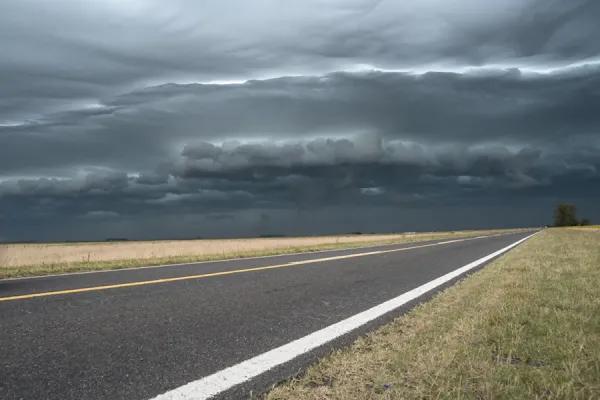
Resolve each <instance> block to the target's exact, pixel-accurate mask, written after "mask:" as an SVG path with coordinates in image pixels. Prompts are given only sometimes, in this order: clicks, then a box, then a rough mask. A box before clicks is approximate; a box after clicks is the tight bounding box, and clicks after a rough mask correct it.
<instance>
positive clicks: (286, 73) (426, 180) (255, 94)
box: [0, 0, 600, 238]
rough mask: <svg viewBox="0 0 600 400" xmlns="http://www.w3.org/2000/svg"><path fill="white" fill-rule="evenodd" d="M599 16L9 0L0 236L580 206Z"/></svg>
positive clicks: (531, 1) (303, 223) (597, 69)
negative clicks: (567, 202) (565, 202)
mask: <svg viewBox="0 0 600 400" xmlns="http://www.w3.org/2000/svg"><path fill="white" fill-rule="evenodd" d="M598 18H600V2H597V1H593V0H569V1H561V0H504V1H479V0H460V1H454V2H447V1H442V0H419V1H417V0H410V1H405V2H393V1H371V0H343V1H342V0H335V1H323V0H311V1H310V2H309V3H306V2H297V3H289V4H287V3H286V4H285V5H284V4H283V3H282V4H279V2H273V1H270V0H260V1H253V2H242V1H239V0H227V1H221V0H219V1H216V0H215V1H213V0H207V1H202V2H196V1H191V0H175V1H171V2H163V1H158V0H136V1H130V2H119V1H112V0H111V1H107V2H91V3H90V2H85V3H82V2H79V1H75V0H66V1H63V2H61V3H59V4H54V3H52V4H50V3H48V2H45V1H41V0H20V1H16V0H9V1H8V3H7V4H4V5H3V10H2V13H0V48H2V52H3V57H2V58H0V207H1V209H0V212H2V214H3V215H4V219H5V221H6V223H5V224H4V225H5V226H8V227H9V228H5V232H0V236H1V237H13V238H15V237H19V238H27V237H30V236H31V237H33V236H36V235H37V236H38V237H44V238H51V237H52V236H53V235H54V236H55V237H70V238H77V237H78V236H82V238H83V236H94V237H98V238H101V237H102V236H103V235H104V236H111V237H122V236H131V237H143V236H144V235H146V236H147V237H152V235H153V234H156V233H157V232H159V231H160V232H165V231H167V232H170V233H169V234H170V235H171V236H173V237H178V236H186V235H188V236H189V235H191V236H197V235H200V234H201V235H205V234H207V233H208V234H209V235H210V234H212V235H234V236H235V235H238V234H239V235H249V234H252V231H253V230H255V229H258V230H264V231H269V232H270V231H273V230H274V229H275V230H277V229H279V228H281V227H282V226H283V225H285V223H290V224H293V226H294V227H295V228H294V229H295V232H297V233H319V232H325V231H336V230H351V231H354V230H357V229H363V228H364V229H367V230H374V231H377V230H396V229H398V226H397V225H394V223H393V221H394V220H396V221H403V222H397V223H396V224H400V225H403V224H404V225H406V224H408V225H407V226H409V227H408V228H407V230H420V228H421V227H422V229H432V228H436V227H437V228H439V229H444V228H445V227H446V228H448V227H449V228H453V227H452V224H453V223H454V224H458V225H461V226H467V225H469V224H471V225H469V226H471V227H473V226H474V225H473V224H477V223H479V224H480V225H481V226H482V227H484V226H488V225H490V224H491V225H494V224H495V225H498V224H500V225H502V224H513V225H514V224H516V225H518V224H523V223H544V222H546V221H545V220H544V221H543V222H540V221H542V219H541V215H542V211H540V210H542V209H544V207H549V208H550V209H551V207H552V202H555V201H557V200H558V199H567V198H568V199H574V200H577V201H578V202H579V203H580V204H582V207H583V208H584V211H586V210H592V209H593V204H595V203H594V202H595V201H597V200H598V199H599V197H600V193H599V190H600V189H597V188H598V187H600V185H598V183H599V172H598V168H600V139H598V138H599V137H600V133H599V131H600V118H599V117H598V116H599V115H600V42H599V41H598V40H597V37H598V36H599V35H600V28H599V25H598V23H597V21H598ZM472 67H477V68H472ZM232 81H239V82H238V83H235V82H232ZM211 82H212V83H211ZM510 204H513V205H519V206H520V207H525V208H527V207H529V208H527V209H528V210H529V212H524V211H523V212H522V213H521V214H518V213H516V212H515V211H514V210H513V211H512V214H511V207H509V205H510ZM513 209H514V207H513ZM490 210H497V212H490ZM444 212H445V213H449V214H450V216H447V215H446V214H444ZM544 212H546V213H548V212H551V211H544ZM586 212H587V211H586ZM386 216H387V217H386ZM428 216H429V217H428ZM433 216H435V218H433ZM470 216H473V218H474V219H473V221H479V222H469V221H471V219H470V218H471V217H470ZM590 216H592V217H593V219H594V218H596V217H595V216H593V215H590ZM597 217H598V218H600V215H598V216H597ZM428 218H430V219H428ZM494 218H495V219H494ZM544 218H546V217H544ZM82 221H93V225H95V226H96V228H97V229H96V230H92V229H88V228H86V227H85V225H86V223H83V222H82ZM435 221H438V222H435ZM453 221H454V222H453ZM494 221H495V222H494ZM523 221H525V222H523ZM527 221H529V222H527ZM436 223H437V225H436ZM44 224H46V225H48V224H50V225H51V226H53V227H54V229H53V230H52V231H50V230H46V231H45V230H44V229H43V226H45V225H44ZM411 224H412V225H411ZM199 227H201V228H199ZM359 227H363V228H359ZM427 227H429V228H427ZM7 229H8V230H9V231H7ZM198 229H200V230H201V231H202V232H200V233H199V231H198ZM36 232H37V233H36ZM121 233H122V234H121Z"/></svg>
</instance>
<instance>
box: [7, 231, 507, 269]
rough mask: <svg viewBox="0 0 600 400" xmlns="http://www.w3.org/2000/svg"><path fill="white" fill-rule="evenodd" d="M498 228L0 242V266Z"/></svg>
mask: <svg viewBox="0 0 600 400" xmlns="http://www.w3.org/2000/svg"><path fill="white" fill-rule="evenodd" d="M493 232H502V231H501V230H494V231H459V232H432V233H413V234H395V235H343V236H322V237H289V238H252V239H219V240H164V241H147V242H109V243H107V242H94V243H85V242H83V243H47V244H5V245H0V266H3V267H18V266H27V265H41V264H61V263H81V262H99V261H115V260H150V259H165V258H169V257H184V256H207V255H223V256H226V255H230V254H231V255H237V256H239V255H240V254H245V253H256V252H260V251H265V250H278V249H281V250H284V249H302V248H308V247H311V248H314V247H316V246H327V245H330V246H331V245H336V244H340V245H343V244H349V243H361V244H362V243H365V244H368V243H369V242H382V241H394V240H397V241H407V240H411V241H412V240H414V239H416V238H419V239H422V240H426V239H427V238H430V237H431V238H437V237H448V236H452V237H453V236H468V235H473V234H482V233H493Z"/></svg>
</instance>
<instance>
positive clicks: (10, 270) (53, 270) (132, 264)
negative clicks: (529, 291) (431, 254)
mask: <svg viewBox="0 0 600 400" xmlns="http://www.w3.org/2000/svg"><path fill="white" fill-rule="evenodd" d="M504 232H508V231H480V232H477V231H465V232H443V233H439V234H435V233H434V234H418V235H407V236H403V237H394V238H392V239H387V240H377V241H360V239H358V240H357V241H355V242H341V243H327V244H319V243H317V244H314V245H305V246H288V247H277V248H271V249H269V248H265V249H260V250H255V251H242V252H235V251H223V252H218V253H211V254H198V255H182V256H169V257H152V258H128V259H120V260H104V261H75V262H48V263H39V264H33V265H5V266H0V279H6V278H18V277H27V276H42V275H53V274H62V273H69V272H84V271H99V270H115V269H123V268H136V267H144V266H153V265H168V264H180V263H193V262H202V261H217V260H225V259H238V258H248V257H260V256H273V255H282V254H292V253H301V252H315V251H323V250H336V249H349V248H356V247H363V246H378V245H387V244H396V243H410V242H417V241H427V240H434V239H444V238H457V237H463V236H476V235H478V234H480V235H483V234H494V233H504Z"/></svg>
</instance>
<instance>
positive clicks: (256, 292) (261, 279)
mask: <svg viewBox="0 0 600 400" xmlns="http://www.w3.org/2000/svg"><path fill="white" fill-rule="evenodd" d="M531 233H532V232H522V233H515V234H505V235H500V236H493V237H485V238H477V239H471V240H465V241H457V242H452V243H443V244H438V243H440V242H445V241H447V240H439V241H429V242H419V243H407V244H402V245H392V246H380V247H371V248H367V249H359V250H356V249H355V250H341V251H330V252H321V253H311V254H300V255H288V256H278V257H265V258H255V259H246V260H234V261H226V262H210V263H198V264H190V265H181V266H170V267H159V268H144V269H134V270H121V271H110V272H99V273H90V274H75V275H64V276H55V277H41V278H27V279H17V280H0V398H1V399H4V400H9V399H61V400H68V399H78V400H79V399H111V400H116V399H127V400H147V399H150V398H153V397H155V396H157V395H159V394H161V393H164V392H166V391H169V390H172V389H175V388H177V387H180V386H182V385H185V384H186V383H188V382H191V381H195V380H198V379H200V378H202V377H205V376H207V375H210V374H213V373H215V372H217V371H220V370H222V369H224V368H227V367H230V366H232V365H235V364H237V363H239V362H242V361H244V360H247V359H248V358H251V357H254V356H256V355H259V354H262V353H264V352H266V351H268V350H271V349H273V348H275V347H278V346H281V345H284V344H286V343H289V342H291V341H293V340H295V339H298V338H301V337H303V336H306V335H308V334H310V333H312V332H314V331H317V330H319V329H322V328H324V327H327V326H329V325H331V324H334V323H336V322H338V321H340V320H343V319H345V318H348V317H350V316H352V315H355V314H357V313H359V312H362V311H364V310H366V309H368V308H370V307H373V306H375V305H378V304H380V303H383V302H385V301H386V300H388V299H390V298H393V297H396V296H399V295H400V294H402V293H405V292H407V291H409V290H411V289H414V288H416V287H418V286H420V285H422V284H424V283H426V282H429V281H431V280H433V279H435V278H437V277H440V276H442V275H444V274H446V273H448V272H451V271H453V270H456V269H457V268H460V267H462V266H464V265H466V264H468V263H470V262H472V261H474V260H477V259H479V258H481V257H484V256H486V255H488V254H490V253H493V252H494V251H497V250H499V249H501V248H503V247H506V246H507V245H510V244H512V243H514V242H516V241H517V240H519V239H522V238H524V237H526V236H528V235H530V234H531ZM415 247H416V248H415ZM399 249H405V250H401V251H390V250H399ZM374 251H382V253H378V254H371V255H365V256H355V257H347V258H338V259H330V260H324V261H323V260H322V261H319V262H306V263H302V264H295V265H294V264H289V263H294V262H302V261H306V260H317V259H323V258H331V257H344V256H347V255H352V254H354V255H357V254H359V253H366V252H374ZM262 267H272V268H262ZM249 269H250V270H249ZM248 270H249V271H248ZM232 271H234V273H231V272H232ZM206 274H211V275H209V276H206ZM190 276H191V278H189V277H190ZM155 280H162V281H160V282H152V281H155ZM135 282H144V283H142V284H136V286H122V287H115V285H123V284H125V285H127V284H132V283H135ZM450 283H452V282H450ZM99 286H108V287H105V288H98V287H99ZM445 286H447V285H445ZM445 286H444V287H445ZM90 287H92V288H96V289H94V290H92V291H87V292H77V291H75V292H72V291H71V290H73V289H75V290H80V289H82V288H90ZM52 292H56V293H52ZM39 294H41V296H40V297H31V296H32V295H33V296H35V295H39ZM429 295H431V294H429ZM429 295H428V296H429ZM15 296H16V297H15ZM19 296H21V297H19ZM425 298H427V296H425V297H423V298H421V299H419V300H422V299H425ZM413 305H414V302H413V303H410V304H407V306H406V307H402V308H400V309H398V310H396V311H394V312H392V313H390V314H389V315H386V316H385V317H384V318H379V319H378V320H376V321H373V322H372V323H369V324H366V325H365V326H363V327H361V328H360V329H358V330H356V331H354V332H352V333H351V334H347V335H344V336H343V337H340V338H339V339H337V340H335V341H333V342H331V343H329V344H328V345H326V346H322V347H321V348H319V349H316V350H314V351H311V352H309V353H306V354H304V355H302V356H301V357H298V358H297V359H295V360H293V361H291V362H288V363H286V364H283V365H281V366H279V367H277V368H275V369H273V370H271V371H268V372H267V373H265V374H263V375H261V376H259V377H257V378H254V379H251V380H249V381H248V382H246V383H244V384H242V385H239V386H237V387H235V388H233V389H231V390H229V391H227V392H224V393H222V394H221V395H220V396H219V397H220V398H248V394H249V393H250V392H251V391H252V393H254V394H256V393H260V392H261V391H263V390H265V389H266V388H268V387H269V386H270V385H272V384H273V383H276V382H278V381H280V380H281V379H282V378H285V377H288V376H291V375H293V374H295V373H297V371H298V370H299V368H301V367H302V366H304V365H306V364H307V363H309V362H312V361H314V360H316V359H317V358H318V357H319V356H322V355H323V354H325V353H326V352H327V351H329V350H330V349H331V348H332V347H337V346H341V345H345V344H347V343H349V342H351V341H352V340H353V339H355V338H356V336H358V335H359V334H361V333H364V332H365V331H367V330H369V329H372V328H373V327H375V326H376V325H378V324H381V323H384V322H386V321H388V320H389V319H391V318H393V317H395V316H397V315H398V314H400V313H402V312H405V311H406V310H407V309H408V308H410V307H412V306H413Z"/></svg>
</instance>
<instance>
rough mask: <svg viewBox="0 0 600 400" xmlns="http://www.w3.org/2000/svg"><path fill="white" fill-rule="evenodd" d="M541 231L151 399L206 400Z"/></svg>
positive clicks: (401, 303)
mask: <svg viewBox="0 0 600 400" xmlns="http://www.w3.org/2000/svg"><path fill="white" fill-rule="evenodd" d="M540 232H541V231H538V232H536V233H534V234H532V235H529V236H527V237H525V238H523V239H521V240H518V241H516V242H514V243H513V244H511V245H508V246H506V247H504V248H502V249H500V250H498V251H495V252H493V253H491V254H488V255H487V256H485V257H482V258H480V259H478V260H476V261H473V262H471V263H469V264H467V265H465V266H463V267H461V268H458V269H456V270H454V271H452V272H449V273H447V274H446V275H443V276H440V277H439V278H436V279H434V280H432V281H430V282H427V283H425V284H423V285H421V286H419V287H417V288H415V289H412V290H410V291H408V292H406V293H404V294H402V295H400V296H398V297H396V298H393V299H391V300H388V301H386V302H384V303H382V304H379V305H377V306H375V307H372V308H370V309H368V310H366V311H363V312H361V313H359V314H356V315H354V316H352V317H349V318H347V319H345V320H342V321H340V322H337V323H335V324H333V325H330V326H328V327H326V328H323V329H321V330H318V331H316V332H313V333H311V334H309V335H308V336H304V337H302V338H300V339H297V340H294V341H292V342H290V343H288V344H285V345H283V346H281V347H277V348H275V349H273V350H270V351H267V352H266V353H263V354H260V355H258V356H256V357H253V358H250V359H248V360H246V361H243V362H241V363H239V364H237V365H234V366H232V367H229V368H226V369H223V370H221V371H219V372H216V373H214V374H212V375H209V376H207V377H204V378H201V379H199V380H197V381H194V382H190V383H188V384H186V385H183V386H180V387H179V388H176V389H173V390H171V391H168V392H165V393H163V394H161V395H158V396H156V397H154V398H153V399H151V400H192V399H193V400H203V399H204V400H205V399H210V398H211V397H213V396H215V395H217V394H219V393H222V392H224V391H226V390H229V389H231V388H233V387H234V386H236V385H239V384H242V383H244V382H246V381H248V380H250V379H252V378H254V377H256V376H258V375H260V374H262V373H264V372H267V371H269V370H270V369H272V368H274V367H276V366H278V365H281V364H284V363H286V362H288V361H291V360H293V359H294V358H296V357H298V356H300V355H302V354H304V353H307V352H309V351H311V350H314V349H316V348H317V347H320V346H322V345H324V344H326V343H328V342H330V341H332V340H334V339H336V338H338V337H340V336H342V335H345V334H347V333H349V332H351V331H353V330H355V329H357V328H359V327H360V326H362V325H365V324H366V323H368V322H371V321H373V320H374V319H376V318H379V317H381V316H383V315H385V314H387V313H389V312H391V311H393V310H395V309H397V308H398V307H401V306H403V305H405V304H406V303H408V302H410V301H412V300H414V299H416V298H418V297H420V296H422V295H424V294H425V293H427V292H429V291H431V290H433V289H435V288H436V287H438V286H441V285H442V284H444V283H446V282H448V281H450V280H452V279H454V278H456V277H458V276H460V275H462V274H464V273H465V272H467V271H469V270H471V269H473V268H475V267H477V266H479V265H481V264H483V263H485V262H486V261H488V260H490V259H492V258H494V257H496V256H498V255H500V254H502V253H505V252H507V251H508V250H510V249H512V248H513V247H515V246H517V245H519V244H520V243H522V242H524V241H525V240H527V239H529V238H531V237H533V236H535V235H537V234H538V233H540Z"/></svg>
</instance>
